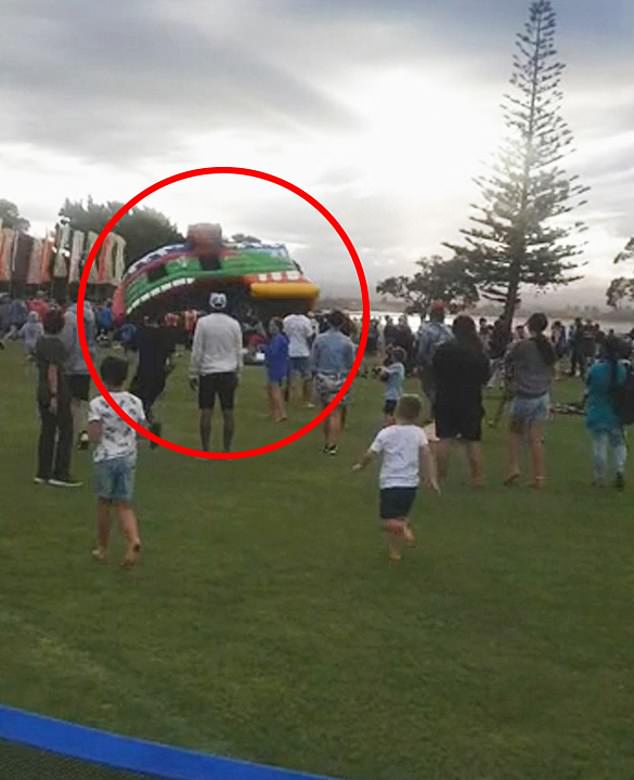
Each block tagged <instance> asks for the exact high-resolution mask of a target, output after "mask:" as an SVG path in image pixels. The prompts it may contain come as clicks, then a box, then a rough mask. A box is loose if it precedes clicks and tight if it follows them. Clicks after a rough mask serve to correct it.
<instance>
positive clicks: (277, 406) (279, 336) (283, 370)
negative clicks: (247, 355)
mask: <svg viewBox="0 0 634 780" xmlns="http://www.w3.org/2000/svg"><path fill="white" fill-rule="evenodd" d="M283 329H284V323H283V321H282V320H281V319H280V318H279V317H273V319H272V320H271V322H270V323H269V333H270V334H271V339H270V341H269V343H268V344H267V345H266V348H265V351H264V355H265V365H266V381H267V391H268V395H269V406H270V409H271V417H272V418H273V421H274V422H276V423H279V422H283V421H284V420H287V419H288V417H287V416H286V408H285V406H284V394H283V392H282V383H283V382H284V380H285V379H286V377H287V376H288V370H289V361H288V339H287V338H286V336H285V335H284V333H283Z"/></svg>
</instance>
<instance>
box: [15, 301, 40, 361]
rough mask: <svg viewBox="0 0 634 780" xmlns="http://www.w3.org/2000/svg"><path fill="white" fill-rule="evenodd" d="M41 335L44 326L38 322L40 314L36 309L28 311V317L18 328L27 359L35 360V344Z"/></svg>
mask: <svg viewBox="0 0 634 780" xmlns="http://www.w3.org/2000/svg"><path fill="white" fill-rule="evenodd" d="M43 335H44V328H43V327H42V323H41V322H40V315H39V314H38V313H37V312H36V311H30V312H29V316H28V319H27V321H26V322H25V323H24V325H23V326H22V327H21V328H20V333H19V336H20V338H21V339H22V342H23V344H24V354H25V356H26V359H27V360H29V361H32V360H35V345H36V344H37V342H38V340H39V339H40V338H41V337H42V336H43Z"/></svg>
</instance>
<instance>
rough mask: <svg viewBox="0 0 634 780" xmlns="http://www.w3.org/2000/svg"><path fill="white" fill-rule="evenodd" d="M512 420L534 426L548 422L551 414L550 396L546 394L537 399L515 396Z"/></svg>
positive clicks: (511, 412)
mask: <svg viewBox="0 0 634 780" xmlns="http://www.w3.org/2000/svg"><path fill="white" fill-rule="evenodd" d="M510 414H511V420H512V421H513V422H515V423H521V424H523V425H533V424H534V423H542V422H546V420H548V416H549V414H550V395H549V394H548V393H545V394H544V395H540V396H538V397H537V398H526V397H522V396H515V398H514V399H513V400H512V401H511V409H510Z"/></svg>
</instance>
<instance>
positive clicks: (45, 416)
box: [34, 309, 82, 487]
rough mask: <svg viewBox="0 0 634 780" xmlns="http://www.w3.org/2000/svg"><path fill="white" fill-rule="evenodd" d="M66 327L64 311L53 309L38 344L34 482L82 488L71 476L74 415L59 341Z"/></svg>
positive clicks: (62, 349) (64, 357)
mask: <svg viewBox="0 0 634 780" xmlns="http://www.w3.org/2000/svg"><path fill="white" fill-rule="evenodd" d="M63 327H64V316H63V314H62V312H61V311H60V310H59V309H51V310H50V311H49V312H47V314H46V316H45V318H44V335H43V336H42V337H41V338H40V339H39V340H38V342H37V344H36V345H35V362H36V364H37V370H38V386H37V402H38V407H39V410H40V420H41V428H40V439H39V444H38V466H37V474H36V475H35V479H34V482H35V483H36V484H37V485H46V484H50V485H54V486H55V487H81V484H82V483H81V482H79V481H78V480H76V479H74V478H73V477H72V476H71V474H70V461H71V453H72V449H73V416H72V413H71V407H70V388H69V387H68V380H67V378H66V375H65V374H64V364H65V361H66V350H65V348H64V344H63V343H62V341H61V339H60V338H59V336H60V333H61V332H62V329H63Z"/></svg>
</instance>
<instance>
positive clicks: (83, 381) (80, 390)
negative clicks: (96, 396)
mask: <svg viewBox="0 0 634 780" xmlns="http://www.w3.org/2000/svg"><path fill="white" fill-rule="evenodd" d="M84 329H85V332H86V341H87V342H88V349H89V351H90V357H91V358H92V360H93V361H94V359H95V356H96V352H97V321H96V317H95V313H94V311H93V308H92V306H91V305H90V304H89V303H88V301H84ZM60 339H61V341H62V343H63V344H64V347H65V349H66V352H67V355H68V357H67V359H66V363H65V365H64V374H65V375H66V379H67V382H68V387H69V389H70V397H71V411H72V414H73V428H74V430H75V431H78V432H79V435H78V437H77V446H78V447H79V449H82V450H84V449H88V446H89V441H88V434H87V432H86V424H85V423H86V415H85V413H84V409H83V408H82V404H87V403H88V401H89V397H90V374H89V373H88V366H87V365H86V361H85V360H84V355H83V353H82V351H81V345H80V343H79V335H78V332H77V296H76V295H75V296H74V301H73V303H71V305H70V306H69V307H68V309H67V310H66V313H65V314H64V329H63V331H62V332H61V334H60Z"/></svg>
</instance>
